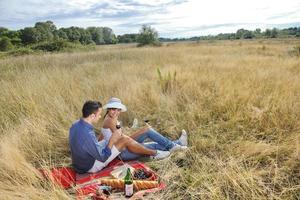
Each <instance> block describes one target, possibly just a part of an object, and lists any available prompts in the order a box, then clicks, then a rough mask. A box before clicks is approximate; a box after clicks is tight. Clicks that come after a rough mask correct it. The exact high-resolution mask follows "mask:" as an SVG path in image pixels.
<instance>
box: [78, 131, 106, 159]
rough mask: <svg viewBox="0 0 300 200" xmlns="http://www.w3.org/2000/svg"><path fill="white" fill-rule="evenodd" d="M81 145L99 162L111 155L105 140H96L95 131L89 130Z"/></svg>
mask: <svg viewBox="0 0 300 200" xmlns="http://www.w3.org/2000/svg"><path fill="white" fill-rule="evenodd" d="M83 145H84V146H83V148H84V149H85V150H86V151H87V152H88V154H90V155H91V156H92V157H93V158H95V159H96V160H99V161H101V162H105V161H106V160H107V158H108V157H109V156H110V155H111V150H110V148H108V146H107V145H106V142H105V141H104V140H103V141H100V142H98V141H97V138H96V136H95V133H92V132H91V133H90V135H89V137H88V138H87V139H86V141H85V142H84V144H83Z"/></svg>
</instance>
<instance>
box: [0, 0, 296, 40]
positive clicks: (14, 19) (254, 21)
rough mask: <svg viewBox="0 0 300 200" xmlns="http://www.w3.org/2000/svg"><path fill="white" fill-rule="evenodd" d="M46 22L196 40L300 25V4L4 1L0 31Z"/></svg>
mask: <svg viewBox="0 0 300 200" xmlns="http://www.w3.org/2000/svg"><path fill="white" fill-rule="evenodd" d="M47 20H51V21H53V22H54V24H55V25H56V26H57V28H61V27H70V26H78V27H84V28H86V27H89V26H99V27H104V26H106V27H110V28H112V29H113V31H114V33H115V34H117V35H121V34H125V33H138V32H139V30H140V28H141V26H142V25H143V24H147V25H150V26H151V27H152V28H154V29H156V30H157V31H158V33H159V36H160V37H169V38H176V37H191V36H200V35H216V34H218V33H232V32H236V30H238V29H240V28H244V29H248V30H255V29H256V28H261V29H262V30H265V29H266V28H273V27H276V28H287V27H294V26H300V0H284V1H282V0H281V1H279V0H248V1H243V0H206V1H202V0H0V27H1V26H2V27H6V28H9V29H12V30H17V29H22V28H24V27H32V26H34V24H35V23H36V22H38V21H47Z"/></svg>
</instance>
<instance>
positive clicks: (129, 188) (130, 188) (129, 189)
mask: <svg viewBox="0 0 300 200" xmlns="http://www.w3.org/2000/svg"><path fill="white" fill-rule="evenodd" d="M132 195H133V184H130V185H127V184H125V196H127V197H130V196H132Z"/></svg>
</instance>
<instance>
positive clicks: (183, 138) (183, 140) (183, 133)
mask: <svg viewBox="0 0 300 200" xmlns="http://www.w3.org/2000/svg"><path fill="white" fill-rule="evenodd" d="M178 140H179V142H180V143H181V145H182V146H187V145H188V140H187V133H186V131H185V130H184V129H182V131H181V136H180V138H179V139H178Z"/></svg>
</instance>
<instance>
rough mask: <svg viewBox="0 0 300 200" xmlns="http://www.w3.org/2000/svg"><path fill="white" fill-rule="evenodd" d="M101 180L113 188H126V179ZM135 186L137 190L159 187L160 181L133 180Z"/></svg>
mask: <svg viewBox="0 0 300 200" xmlns="http://www.w3.org/2000/svg"><path fill="white" fill-rule="evenodd" d="M100 182H101V184H105V185H109V186H111V187H113V188H117V189H124V180H122V179H101V180H100ZM133 187H134V189H135V190H144V189H151V188H156V187H158V182H157V181H142V180H133Z"/></svg>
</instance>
